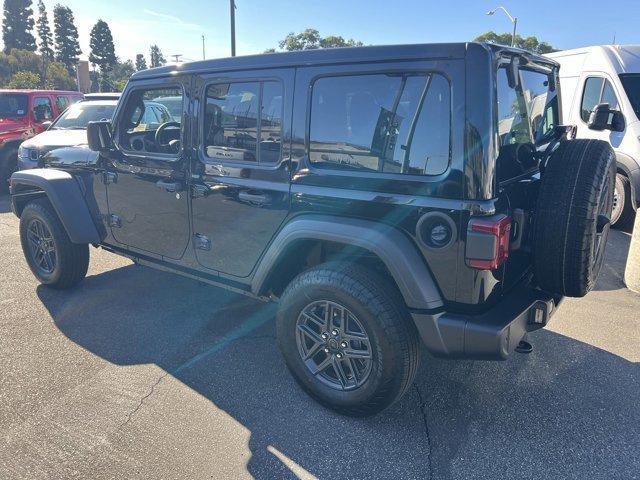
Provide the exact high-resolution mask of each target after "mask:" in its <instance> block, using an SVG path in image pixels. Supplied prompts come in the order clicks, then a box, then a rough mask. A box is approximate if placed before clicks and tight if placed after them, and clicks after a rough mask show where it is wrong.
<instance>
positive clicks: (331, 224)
mask: <svg viewBox="0 0 640 480" xmlns="http://www.w3.org/2000/svg"><path fill="white" fill-rule="evenodd" d="M298 240H323V241H330V242H336V243H341V244H345V245H353V246H356V247H359V248H363V249H365V250H368V251H370V252H371V253H373V254H375V255H377V256H378V258H380V260H382V262H383V263H384V264H385V266H386V267H387V269H388V270H389V272H390V273H391V276H392V277H393V279H394V280H395V282H396V284H397V285H398V288H399V290H400V293H401V294H402V296H403V297H404V300H405V303H406V305H407V306H408V307H409V308H412V309H422V310H431V309H435V308H439V307H442V306H443V305H444V303H443V301H442V297H441V296H440V291H439V290H438V287H437V285H436V282H435V281H434V279H433V276H432V275H431V272H430V271H429V268H428V267H427V264H426V262H425V260H424V258H423V257H422V256H421V255H420V253H419V252H418V250H417V248H416V246H415V245H414V244H413V243H412V242H411V241H410V240H409V239H408V238H407V237H406V236H405V235H404V234H403V233H401V232H400V231H399V230H398V229H395V228H392V227H390V226H387V225H384V224H380V223H378V222H372V221H368V220H360V219H351V218H341V217H331V216H320V215H318V216H310V215H307V216H301V217H297V218H295V219H293V220H291V221H290V222H289V223H287V224H286V225H285V226H284V227H283V228H282V229H281V230H280V232H279V233H278V234H277V235H276V237H275V238H274V239H273V241H272V242H271V244H270V245H269V248H268V249H267V251H266V252H265V254H264V255H263V257H262V259H261V261H260V263H259V265H258V268H257V269H256V273H255V275H254V276H253V279H252V282H251V291H252V292H253V293H255V294H259V293H260V292H261V291H262V288H263V286H264V284H265V282H266V280H267V277H268V275H269V273H270V272H271V270H272V268H274V266H275V265H277V264H278V262H279V260H280V259H281V256H282V255H283V254H284V252H285V251H286V250H287V247H288V246H290V245H292V243H293V242H296V241H298Z"/></svg>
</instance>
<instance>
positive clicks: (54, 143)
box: [18, 100, 118, 170]
mask: <svg viewBox="0 0 640 480" xmlns="http://www.w3.org/2000/svg"><path fill="white" fill-rule="evenodd" d="M117 105H118V102H117V101H116V100H84V101H81V102H78V103H76V104H74V105H72V106H70V107H69V108H68V109H67V110H65V111H64V112H63V113H62V115H60V116H59V117H58V118H57V119H56V120H55V121H54V122H53V123H52V124H51V126H49V128H48V129H47V130H46V131H44V132H42V133H40V134H39V135H36V136H35V137H32V138H30V139H29V140H25V141H24V142H22V145H20V147H19V148H18V170H25V169H28V168H37V167H43V166H45V163H44V160H43V155H44V154H45V153H47V152H49V151H51V150H53V149H55V148H60V147H71V146H75V145H86V144H87V124H88V123H89V122H91V121H98V120H109V119H111V117H112V116H113V112H114V111H115V109H116V106H117Z"/></svg>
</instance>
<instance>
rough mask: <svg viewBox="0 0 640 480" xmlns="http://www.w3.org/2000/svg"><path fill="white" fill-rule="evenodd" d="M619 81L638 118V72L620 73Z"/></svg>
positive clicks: (639, 110) (639, 84)
mask: <svg viewBox="0 0 640 480" xmlns="http://www.w3.org/2000/svg"><path fill="white" fill-rule="evenodd" d="M620 81H621V82H622V86H623V87H624V90H625V92H627V97H629V101H630V102H631V106H632V107H633V111H634V112H636V117H638V118H639V119H640V73H625V74H622V75H620Z"/></svg>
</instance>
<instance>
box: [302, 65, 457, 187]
mask: <svg viewBox="0 0 640 480" xmlns="http://www.w3.org/2000/svg"><path fill="white" fill-rule="evenodd" d="M311 98H312V100H311V112H310V120H309V158H310V161H311V162H312V164H313V165H314V166H315V167H318V168H330V169H345V170H362V171H369V172H379V173H399V174H413V175H439V174H441V173H444V172H445V171H446V170H447V168H448V166H449V160H450V143H451V141H450V140H451V88H450V85H449V82H448V80H447V79H446V78H445V77H444V76H443V75H441V74H438V73H406V74H398V73H388V74H385V73H380V74H365V75H346V76H336V77H321V78H319V79H317V80H316V81H315V82H314V84H313V87H312V97H311Z"/></svg>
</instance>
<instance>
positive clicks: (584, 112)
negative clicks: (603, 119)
mask: <svg viewBox="0 0 640 480" xmlns="http://www.w3.org/2000/svg"><path fill="white" fill-rule="evenodd" d="M603 82H604V78H602V77H589V78H587V80H586V81H585V82H584V93H583V94H582V104H581V106H580V117H581V118H582V120H583V121H585V122H588V121H589V116H590V115H591V112H593V109H594V108H595V106H596V105H598V103H600V92H602V84H603Z"/></svg>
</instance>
